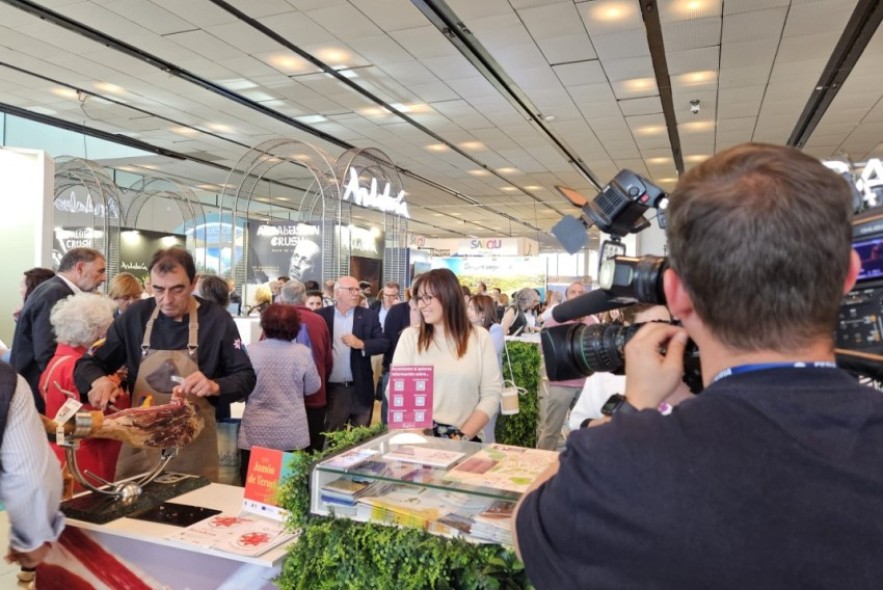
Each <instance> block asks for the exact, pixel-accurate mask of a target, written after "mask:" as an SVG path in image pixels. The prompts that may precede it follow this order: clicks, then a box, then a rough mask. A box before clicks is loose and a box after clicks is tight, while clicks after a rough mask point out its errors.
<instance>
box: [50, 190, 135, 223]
mask: <svg viewBox="0 0 883 590" xmlns="http://www.w3.org/2000/svg"><path fill="white" fill-rule="evenodd" d="M55 209H56V210H57V211H66V212H68V213H85V214H87V215H89V214H91V215H94V216H95V217H111V218H118V217H119V216H120V208H119V206H118V205H117V203H116V201H114V200H113V199H109V200H108V201H107V207H106V208H105V206H104V204H103V203H97V204H94V203H92V195H91V193H87V194H86V201H85V202H83V201H80V200H79V199H78V198H77V195H76V194H75V193H74V191H71V193H70V196H69V197H68V198H67V199H63V198H58V199H55Z"/></svg>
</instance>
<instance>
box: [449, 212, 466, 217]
mask: <svg viewBox="0 0 883 590" xmlns="http://www.w3.org/2000/svg"><path fill="white" fill-rule="evenodd" d="M451 215H453V216H454V217H462V216H463V214H462V213H460V212H458V211H454V212H452V213H451Z"/></svg>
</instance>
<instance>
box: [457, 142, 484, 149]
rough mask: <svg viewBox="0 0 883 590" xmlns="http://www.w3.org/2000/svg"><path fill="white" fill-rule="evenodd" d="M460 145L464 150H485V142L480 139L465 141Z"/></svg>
mask: <svg viewBox="0 0 883 590" xmlns="http://www.w3.org/2000/svg"><path fill="white" fill-rule="evenodd" d="M460 147H461V148H463V149H464V150H483V149H484V144H483V143H481V142H480V141H464V142H463V143H461V144H460Z"/></svg>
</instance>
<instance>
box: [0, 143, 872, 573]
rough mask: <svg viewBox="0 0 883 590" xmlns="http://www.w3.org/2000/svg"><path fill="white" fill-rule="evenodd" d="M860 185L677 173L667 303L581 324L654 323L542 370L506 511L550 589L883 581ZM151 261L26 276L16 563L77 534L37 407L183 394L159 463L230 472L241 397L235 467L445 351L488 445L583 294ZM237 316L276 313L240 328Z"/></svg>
mask: <svg viewBox="0 0 883 590" xmlns="http://www.w3.org/2000/svg"><path fill="white" fill-rule="evenodd" d="M737 197H738V198H739V199H741V201H740V202H739V203H738V205H736V202H737ZM850 202H851V201H850V194H849V192H848V190H846V187H845V185H844V184H843V181H842V180H841V179H839V178H838V177H837V176H836V175H834V174H831V173H829V172H827V171H825V169H824V168H823V167H822V166H821V165H820V164H818V162H816V161H815V160H813V159H812V158H809V157H807V156H805V155H802V154H800V153H799V152H796V151H794V150H790V149H787V148H779V147H775V146H762V145H748V146H741V147H738V148H733V149H731V150H728V151H726V152H724V153H722V154H720V155H718V156H716V157H714V158H712V159H710V160H709V161H708V162H706V163H704V164H702V165H700V166H698V167H696V168H694V169H693V170H692V171H691V172H690V173H688V174H687V175H686V177H685V178H684V179H683V180H682V182H681V183H680V185H679V187H678V189H677V190H676V191H675V193H674V194H673V195H672V198H671V205H670V207H669V211H668V217H669V223H670V226H669V230H668V231H669V248H670V252H671V257H670V263H671V268H670V269H669V270H667V271H665V277H664V279H665V280H664V289H665V293H666V298H667V301H668V307H667V308H666V307H663V306H650V305H645V306H635V307H633V308H631V309H626V310H624V311H623V313H622V315H621V317H609V316H608V317H604V318H601V317H593V316H587V317H584V318H580V319H576V320H571V321H572V322H581V323H584V324H588V325H591V324H593V323H596V322H599V321H601V322H612V321H618V322H625V323H631V322H637V323H642V324H644V325H643V327H642V328H641V329H640V330H639V331H638V332H637V335H636V336H635V337H634V338H633V339H632V340H631V341H630V342H629V343H628V345H627V346H626V349H625V353H626V358H627V363H626V371H627V372H626V375H625V376H624V377H623V376H610V375H608V374H596V375H592V376H591V377H589V378H580V379H574V380H567V381H550V380H549V379H548V378H547V377H546V376H545V374H544V372H545V370H544V368H543V367H541V368H540V371H541V373H543V374H541V382H540V388H539V407H540V415H539V423H538V426H537V446H538V447H539V448H543V449H561V448H563V449H565V450H564V452H563V453H562V455H561V459H560V463H556V464H555V465H553V466H552V467H551V468H550V469H549V470H548V471H547V472H546V473H544V474H543V475H542V476H541V477H540V478H539V479H538V480H537V481H536V482H534V484H533V485H532V486H531V489H530V490H529V492H528V493H527V494H525V495H524V497H523V498H522V501H521V503H520V504H519V506H518V508H517V511H516V517H515V521H514V522H515V532H516V538H517V541H518V546H519V550H520V551H521V554H522V555H523V557H524V559H525V562H526V566H527V571H528V573H529V574H530V577H531V580H532V581H533V583H534V584H535V585H536V587H537V588H577V587H582V586H583V584H584V583H586V582H587V581H592V582H591V583H592V584H594V583H596V582H597V583H598V584H599V585H601V586H604V587H644V586H654V585H655V584H656V583H658V582H661V581H662V582H664V584H663V585H664V586H665V587H677V588H694V587H695V588H706V587H718V588H747V587H751V588H759V587H769V588H781V587H798V586H799V587H804V586H818V587H850V588H853V587H854V588H858V587H871V586H873V585H874V581H875V580H876V579H877V578H878V575H877V574H880V573H883V572H881V571H880V568H881V566H880V562H879V560H878V559H876V558H877V556H879V550H880V547H881V545H883V534H881V529H880V527H879V525H877V524H876V521H875V519H874V518H873V517H872V515H873V514H878V513H879V512H880V509H881V508H883V506H881V504H883V495H881V494H879V493H878V491H879V490H878V488H879V484H880V483H881V482H883V473H881V469H880V467H879V461H878V457H877V453H876V451H877V450H879V449H880V448H881V443H883V401H881V398H880V396H879V393H878V392H876V391H874V390H871V389H866V388H863V387H861V386H859V385H857V384H856V383H855V382H854V380H853V379H852V378H851V377H850V376H848V375H847V374H845V373H843V372H841V371H840V370H839V369H837V368H836V366H835V364H834V362H833V361H834V356H833V342H832V327H833V326H834V322H835V320H836V317H837V309H838V306H839V302H840V298H841V297H842V295H843V293H845V292H847V291H849V290H850V288H851V287H852V285H853V284H854V281H855V277H856V275H857V273H858V270H859V264H860V263H859V262H858V259H857V257H856V255H855V253H854V252H852V253H851V254H850V247H851V226H850V219H851V212H850V210H849V203H850ZM718 218H719V221H715V220H716V219H718ZM805 236H814V238H815V239H814V240H813V241H812V243H808V242H806V240H804V239H803V238H804V237H805ZM761 243H762V244H765V245H766V246H765V247H767V248H770V247H772V248H774V249H775V250H776V251H777V252H779V254H777V255H776V256H773V257H770V259H769V260H759V259H757V257H754V258H752V260H754V263H753V264H752V265H751V266H750V268H749V270H745V268H744V267H743V266H739V259H738V258H734V256H736V255H737V254H740V253H741V254H745V253H746V252H747V251H749V250H750V248H751V245H752V244H761ZM770 244H772V246H770ZM783 260H787V261H789V266H788V272H787V273H784V274H783V272H782V271H783V268H784V267H783V266H782V264H781V262H782V261H783ZM823 266H824V267H825V268H826V269H827V272H826V273H825V277H824V280H820V274H819V270H818V269H819V268H821V267H823ZM749 271H750V272H749ZM149 276H150V287H149V292H147V291H145V289H144V287H143V286H142V285H141V283H140V282H139V281H138V279H137V278H136V277H134V276H132V275H129V274H128V273H120V274H118V275H117V276H115V277H113V278H112V280H111V281H110V283H109V285H108V295H107V296H106V297H105V296H102V295H100V294H97V291H98V290H99V288H100V287H101V285H102V284H103V283H104V282H105V279H106V265H105V257H104V255H103V254H102V253H101V252H98V251H96V250H93V249H90V248H75V249H72V250H70V251H68V252H67V253H66V254H65V255H64V257H63V258H62V259H61V262H60V265H59V268H58V270H57V271H56V272H55V273H53V272H52V271H47V270H46V269H31V270H29V271H27V272H26V273H24V276H23V279H22V287H21V295H22V305H21V307H20V308H19V309H17V310H16V312H15V315H16V318H17V323H16V329H15V337H14V339H13V342H12V350H11V353H10V364H11V367H10V365H7V364H5V363H0V440H2V446H0V460H2V465H3V469H2V472H0V501H3V502H4V503H5V504H6V507H7V509H8V511H9V515H10V522H11V525H12V535H11V549H10V554H9V559H11V560H13V561H17V562H18V563H20V564H21V565H22V566H23V567H25V568H32V567H33V566H34V565H35V564H37V563H39V561H40V560H41V559H43V557H44V556H45V553H46V551H47V550H48V546H49V545H48V544H49V543H50V542H52V541H53V540H54V539H56V538H57V536H58V534H59V533H60V530H61V528H62V527H63V517H62V516H61V514H60V513H59V512H58V505H59V500H60V498H61V496H62V471H63V470H64V469H65V468H66V465H65V455H64V453H62V452H61V450H60V449H58V448H57V447H56V448H54V450H55V455H56V457H57V458H54V457H53V453H52V448H51V447H50V446H49V444H48V443H47V441H46V437H45V435H44V434H43V430H42V428H41V425H40V420H39V417H38V414H44V415H46V416H48V417H49V418H52V417H53V416H54V414H55V413H56V412H58V411H59V409H60V408H61V407H62V406H63V405H65V403H66V402H69V400H73V401H75V402H79V403H81V404H83V406H84V407H85V408H87V409H92V410H96V411H103V412H105V413H113V412H117V411H120V409H123V408H127V407H143V406H145V405H150V404H165V403H170V402H172V401H173V400H181V399H183V400H187V401H188V402H190V403H193V404H196V405H197V406H198V407H199V409H200V413H201V414H202V415H203V417H204V418H205V423H206V426H205V428H204V430H203V431H202V432H201V434H200V435H199V436H198V437H197V438H196V439H195V440H194V442H193V443H192V444H191V445H189V446H187V447H185V448H183V449H181V450H180V452H179V453H178V455H177V456H176V457H175V458H174V459H173V460H172V463H171V464H170V466H169V468H170V469H172V470H174V471H179V472H185V473H192V474H196V475H202V476H205V477H207V478H208V479H210V480H212V481H216V480H217V478H218V444H217V428H216V419H217V417H218V416H222V415H223V409H224V408H225V407H226V406H228V405H229V404H230V403H232V402H236V401H245V402H246V404H245V410H244V413H243V417H242V423H241V428H240V433H239V440H238V444H239V448H240V452H241V471H242V473H241V476H242V479H243V480H244V478H245V470H246V469H247V466H248V460H249V454H250V451H251V449H252V448H253V447H254V446H262V447H270V448H275V449H280V450H285V451H292V450H301V449H304V450H308V451H317V450H321V449H322V448H323V447H324V438H323V433H327V432H331V431H335V430H340V429H344V428H347V427H348V426H365V425H368V424H370V423H371V422H372V419H373V418H374V415H373V414H374V411H375V402H376V401H380V402H381V417H380V418H381V420H385V414H386V406H387V402H386V397H387V389H388V377H389V372H390V369H391V368H392V367H395V366H399V365H402V366H410V365H430V366H432V367H433V368H434V372H433V379H434V384H433V391H434V396H433V420H434V423H433V429H432V430H433V434H434V435H436V436H441V437H447V438H453V439H463V440H474V441H481V440H484V441H485V442H489V441H492V440H493V430H494V421H495V419H496V416H497V414H498V412H499V409H500V398H501V392H502V389H503V371H502V365H503V358H504V348H505V338H506V337H507V336H508V337H517V336H519V335H525V334H529V333H531V332H535V331H538V330H540V329H541V328H542V327H543V326H554V325H557V322H556V321H555V320H554V318H552V317H551V314H549V313H547V312H548V309H549V308H551V307H552V306H553V305H555V304H557V303H558V302H560V301H565V300H570V299H573V298H576V297H579V296H581V295H582V294H583V293H584V292H585V290H586V286H585V285H584V284H583V283H582V282H579V281H576V282H574V283H572V284H570V285H569V286H567V288H566V290H564V292H563V293H560V294H557V295H555V296H552V295H551V294H550V295H549V296H548V297H547V302H546V307H547V309H544V308H542V307H541V306H540V301H541V293H540V292H539V291H538V290H536V289H534V288H532V287H525V288H522V289H520V290H518V291H516V292H515V293H512V294H511V304H510V303H509V301H510V298H509V297H507V296H506V295H505V294H503V293H501V292H500V290H499V289H495V288H491V289H488V288H487V286H486V285H485V284H484V283H478V284H476V285H472V286H469V285H464V284H462V283H461V281H460V280H459V279H458V277H457V276H456V275H455V274H454V273H453V272H451V271H450V270H447V269H434V270H431V271H428V272H426V273H424V274H421V275H419V276H417V277H416V278H415V279H414V280H413V282H412V284H411V285H410V286H409V287H408V288H407V289H405V290H404V291H403V290H402V288H401V286H400V285H399V284H397V283H394V282H390V283H387V284H385V285H384V286H383V287H382V289H380V291H379V292H378V293H376V294H375V293H374V292H373V291H372V289H371V285H370V283H366V282H364V281H359V280H358V279H357V278H355V277H351V276H341V277H338V278H336V279H331V280H329V281H326V282H325V283H324V284H323V285H319V284H318V283H316V282H311V281H307V282H301V281H300V280H298V279H296V278H291V279H289V278H288V277H279V278H277V279H275V280H273V281H271V282H270V284H267V285H265V286H262V288H259V289H257V296H256V298H255V302H254V304H253V305H251V306H249V307H247V308H246V309H244V310H243V309H242V299H241V297H239V295H238V294H237V293H236V291H235V285H234V284H233V283H232V281H229V280H226V279H224V278H221V277H217V276H212V275H204V276H198V275H197V272H196V267H195V265H194V260H193V257H192V256H191V255H190V253H188V252H187V251H186V250H185V249H183V248H180V247H172V248H168V249H164V250H160V251H158V252H156V253H155V254H154V256H153V258H152V260H151V262H150V265H149ZM240 312H244V313H245V314H247V315H255V316H258V317H259V318H260V325H261V328H262V330H263V335H262V338H261V340H260V341H258V342H255V343H252V344H250V345H249V346H248V347H246V346H245V345H244V344H243V342H242V339H241V338H240V335H239V332H238V330H237V327H236V324H235V322H234V321H233V315H238V314H239V313H240ZM544 312H545V313H544ZM672 317H676V318H678V319H679V320H680V325H673V324H671V323H669V322H668V320H670V319H671V318H672ZM653 320H661V321H653ZM645 322H646V323H645ZM748 326H755V327H757V329H749V328H748ZM688 336H689V337H690V338H692V339H693V340H694V341H695V342H696V343H697V344H698V345H699V348H700V350H701V352H702V379H703V384H704V386H705V388H706V390H705V392H704V393H703V395H701V396H694V395H692V394H691V393H690V392H689V391H688V390H687V389H686V388H685V386H684V383H683V380H682V377H683V366H682V365H683V351H684V347H685V345H686V341H687V337H688ZM16 373H18V375H16ZM568 416H569V417H570V419H569V420H568ZM568 422H569V423H568ZM599 426H600V427H599ZM570 430H572V431H573V432H572V433H571V434H570V436H566V435H567V433H568V431H570ZM158 452H159V451H155V450H151V449H140V448H133V447H131V446H129V445H127V444H126V443H118V442H113V441H101V440H87V441H84V442H83V443H82V444H81V445H80V447H79V449H78V451H77V460H78V463H79V465H80V467H81V468H84V469H88V470H89V472H90V473H93V474H95V475H96V476H97V478H96V482H98V483H100V482H101V481H102V480H114V479H121V478H124V477H128V476H132V475H136V474H139V473H142V472H144V471H147V470H148V469H150V468H151V467H153V466H154V465H155V463H156V461H157V453H158ZM71 491H72V490H68V493H69V492H71ZM711 539H718V540H719V541H720V542H719V543H718V544H714V543H711V542H709V541H710V540H711ZM772 548H777V549H778V550H772ZM634 563H640V567H633V565H632V564H634ZM734 564H739V565H737V566H736V567H735V570H734V569H733V566H734ZM845 564H851V565H850V566H849V567H844V565H845ZM721 572H728V574H727V575H726V576H725V577H721ZM25 573H27V572H25ZM869 581H870V586H869V585H868V582H869ZM827 582H830V583H827Z"/></svg>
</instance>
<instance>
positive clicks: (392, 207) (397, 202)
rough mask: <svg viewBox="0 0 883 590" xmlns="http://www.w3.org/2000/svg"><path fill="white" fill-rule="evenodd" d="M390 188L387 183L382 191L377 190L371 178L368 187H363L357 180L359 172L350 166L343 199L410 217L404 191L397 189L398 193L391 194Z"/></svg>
mask: <svg viewBox="0 0 883 590" xmlns="http://www.w3.org/2000/svg"><path fill="white" fill-rule="evenodd" d="M391 190H392V188H391V187H390V185H389V183H388V182H387V183H386V186H384V187H383V192H382V193H381V192H378V191H377V179H376V178H372V179H371V186H370V188H366V187H363V186H362V184H361V183H360V182H359V173H358V172H356V169H355V168H350V179H349V181H348V182H347V183H346V187H344V191H343V197H342V198H343V200H344V201H346V200H349V199H352V201H353V203H355V204H356V205H359V206H360V207H369V208H371V209H379V210H380V211H383V212H384V213H395V214H396V215H398V216H400V217H407V218H408V219H410V218H411V215H410V214H408V204H407V203H406V202H405V191H403V190H402V191H399V194H398V195H396V196H392V195H391V194H389V193H390V191H391Z"/></svg>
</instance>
